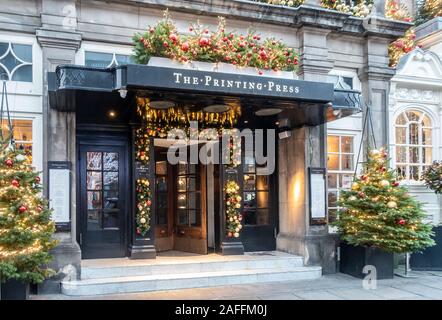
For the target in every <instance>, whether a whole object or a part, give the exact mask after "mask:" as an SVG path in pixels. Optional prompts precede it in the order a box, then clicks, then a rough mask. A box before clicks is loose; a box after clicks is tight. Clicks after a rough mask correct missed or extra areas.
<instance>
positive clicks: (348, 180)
mask: <svg viewBox="0 0 442 320" xmlns="http://www.w3.org/2000/svg"><path fill="white" fill-rule="evenodd" d="M352 182H353V174H341V183H340V187H341V188H345V189H350V187H351V184H352Z"/></svg>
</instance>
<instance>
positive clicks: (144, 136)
mask: <svg viewBox="0 0 442 320" xmlns="http://www.w3.org/2000/svg"><path fill="white" fill-rule="evenodd" d="M135 148H136V160H137V161H139V162H141V163H143V164H144V165H149V152H150V141H149V135H148V133H147V129H146V128H145V127H142V128H140V129H138V130H137V131H136V137H135ZM136 197H137V214H136V219H135V223H136V232H137V234H138V235H141V236H143V237H144V236H145V235H146V233H147V231H149V229H150V215H151V205H152V195H151V191H150V185H149V180H148V179H147V178H140V179H138V180H137V182H136Z"/></svg>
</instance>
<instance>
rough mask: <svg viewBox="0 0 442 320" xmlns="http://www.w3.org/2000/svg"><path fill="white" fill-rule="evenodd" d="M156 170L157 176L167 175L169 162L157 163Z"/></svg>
mask: <svg viewBox="0 0 442 320" xmlns="http://www.w3.org/2000/svg"><path fill="white" fill-rule="evenodd" d="M155 170H156V173H157V174H160V175H166V174H167V162H166V161H157V162H156V163H155Z"/></svg>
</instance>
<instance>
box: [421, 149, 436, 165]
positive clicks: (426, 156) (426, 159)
mask: <svg viewBox="0 0 442 320" xmlns="http://www.w3.org/2000/svg"><path fill="white" fill-rule="evenodd" d="M422 156H423V159H422V163H425V164H431V162H432V161H433V150H432V148H424V150H423V153H422Z"/></svg>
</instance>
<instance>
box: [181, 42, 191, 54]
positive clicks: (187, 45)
mask: <svg viewBox="0 0 442 320" xmlns="http://www.w3.org/2000/svg"><path fill="white" fill-rule="evenodd" d="M181 50H183V51H184V52H187V51H188V50H189V43H188V42H184V43H183V44H182V45H181Z"/></svg>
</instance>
